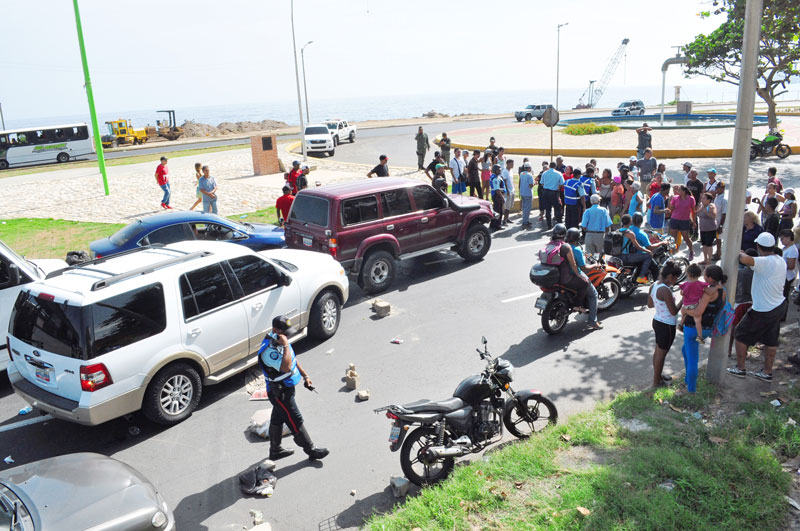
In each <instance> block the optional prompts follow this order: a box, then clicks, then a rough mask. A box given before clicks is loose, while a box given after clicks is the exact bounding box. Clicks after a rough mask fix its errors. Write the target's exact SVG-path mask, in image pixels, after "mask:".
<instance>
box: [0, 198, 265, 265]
mask: <svg viewBox="0 0 800 531" xmlns="http://www.w3.org/2000/svg"><path fill="white" fill-rule="evenodd" d="M230 219H231V220H233V221H237V222H247V221H250V222H256V223H277V222H278V217H277V214H276V211H275V207H269V208H265V209H263V210H257V211H255V212H250V213H247V214H243V215H236V216H230ZM122 227H124V224H121V223H89V222H85V221H67V220H63V219H41V218H19V219H7V220H0V240H2V241H3V242H4V243H5V244H6V245H8V246H9V247H11V248H12V249H14V250H15V251H16V252H18V253H20V254H24V255H25V256H27V257H29V258H62V259H63V258H64V257H65V256H66V255H67V252H68V251H76V250H85V251H88V250H89V243H91V242H92V241H94V240H97V239H100V238H105V237H106V236H110V235H111V234H113V233H114V232H115V231H117V230H119V229H120V228H122Z"/></svg>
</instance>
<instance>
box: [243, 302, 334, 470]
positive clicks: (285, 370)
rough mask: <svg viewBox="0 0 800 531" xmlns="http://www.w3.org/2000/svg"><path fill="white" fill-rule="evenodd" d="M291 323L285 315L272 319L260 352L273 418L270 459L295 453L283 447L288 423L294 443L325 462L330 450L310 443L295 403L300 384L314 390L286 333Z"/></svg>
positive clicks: (259, 362) (270, 436)
mask: <svg viewBox="0 0 800 531" xmlns="http://www.w3.org/2000/svg"><path fill="white" fill-rule="evenodd" d="M288 333H291V330H290V329H289V320H288V319H287V318H286V317H284V316H279V317H275V318H274V319H273V320H272V330H271V331H269V332H268V333H267V335H266V337H264V341H262V343H261V348H260V349H259V350H258V365H259V366H260V367H261V370H262V371H263V372H264V376H265V377H266V380H267V397H268V398H269V401H270V403H271V404H272V417H271V418H270V422H269V458H270V459H272V460H275V459H281V458H283V457H288V456H290V455H292V454H293V453H294V450H290V449H288V448H283V447H282V446H281V436H282V435H283V425H284V424H286V425H287V426H288V427H289V430H290V431H291V432H292V435H294V442H295V443H296V444H297V446H299V447H301V448H302V449H303V451H305V453H306V454H307V455H308V458H309V459H312V460H314V459H322V458H323V457H325V456H326V455H328V453H329V452H328V449H327V448H317V447H316V446H314V443H313V442H311V438H310V437H309V436H308V432H307V431H306V427H305V426H304V425H303V417H302V415H300V410H299V409H298V408H297V403H296V402H295V401H294V390H295V387H297V384H299V383H300V382H301V381H303V382H304V385H305V386H306V387H307V388H308V389H313V387H312V384H311V378H310V377H309V376H308V373H306V371H304V370H303V367H302V366H301V365H300V364H299V363H298V362H297V359H296V358H295V355H294V349H293V348H292V346H291V345H290V344H289V340H288V338H287V334H288Z"/></svg>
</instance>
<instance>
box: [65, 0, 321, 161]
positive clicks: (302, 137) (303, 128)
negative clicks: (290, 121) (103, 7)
mask: <svg viewBox="0 0 800 531" xmlns="http://www.w3.org/2000/svg"><path fill="white" fill-rule="evenodd" d="M76 1H77V0H76ZM290 5H291V17H292V52H293V55H294V78H295V81H296V82H297V112H298V114H299V115H300V145H301V147H302V148H303V162H306V161H307V160H308V154H307V153H306V124H305V123H304V122H303V100H302V98H301V97H300V69H299V68H298V66H297V40H296V39H295V37H294V0H291V4H290Z"/></svg>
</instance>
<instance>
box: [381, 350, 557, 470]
mask: <svg viewBox="0 0 800 531" xmlns="http://www.w3.org/2000/svg"><path fill="white" fill-rule="evenodd" d="M482 342H483V351H481V350H480V349H476V350H477V351H478V354H479V355H480V357H481V359H482V360H486V368H485V369H484V371H483V373H482V374H480V375H477V374H476V375H474V376H470V377H468V378H466V379H464V380H463V381H462V382H461V383H460V384H458V387H457V388H456V390H455V392H454V393H453V397H452V398H447V399H445V400H439V401H432V400H418V401H416V402H411V403H410V404H404V405H402V406H398V405H390V406H386V407H382V408H378V409H376V410H375V413H379V412H381V411H385V412H386V417H387V418H388V419H390V420H392V421H393V423H392V429H391V433H390V435H389V442H390V443H391V444H390V446H389V449H390V450H391V451H392V452H396V451H397V450H398V449H401V447H402V449H401V451H400V466H401V467H402V469H403V473H404V474H405V476H406V477H407V478H408V479H409V480H410V481H411V482H412V483H414V484H415V485H419V486H423V485H431V484H434V483H438V482H440V481H442V480H444V479H445V478H446V477H447V476H448V474H450V472H451V471H452V470H453V466H454V463H455V458H456V457H461V456H464V455H467V454H471V453H476V452H480V451H481V450H483V449H484V448H486V447H487V446H489V445H490V444H494V443H496V442H499V441H500V439H502V438H503V425H505V427H506V428H507V429H508V431H509V432H511V434H512V435H514V436H515V437H517V438H519V439H526V438H528V437H530V435H531V434H532V433H534V432H536V431H541V430H542V429H544V428H545V427H547V426H549V425H552V424H555V423H556V421H557V420H558V411H556V406H555V405H553V403H552V402H551V401H550V400H549V399H548V398H546V397H545V396H543V395H542V394H541V393H540V392H539V391H536V390H529V389H525V390H524V391H517V392H514V390H513V389H511V381H512V380H513V379H514V366H513V365H512V364H511V362H509V361H508V360H504V359H500V358H498V359H493V358H492V356H491V355H490V354H489V351H488V349H487V347H486V338H485V337H484V338H482ZM504 394H505V395H506V398H504V397H503V395H504ZM414 425H419V427H418V428H417V429H415V430H413V431H412V432H411V433H410V434H409V433H408V432H409V430H410V428H411V426H414ZM406 435H408V436H407V437H406Z"/></svg>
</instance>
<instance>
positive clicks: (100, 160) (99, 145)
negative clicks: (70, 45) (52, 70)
mask: <svg viewBox="0 0 800 531" xmlns="http://www.w3.org/2000/svg"><path fill="white" fill-rule="evenodd" d="M72 3H73V5H74V7H75V28H76V29H77V31H78V44H79V45H80V47H81V62H82V63H83V78H84V80H85V83H86V98H87V99H88V100H89V114H90V115H91V117H92V131H93V132H94V150H95V151H96V152H97V165H98V166H99V167H100V174H101V175H102V176H103V189H104V190H105V192H106V195H108V176H107V175H106V158H105V155H104V154H103V141H102V139H101V136H100V127H98V125H97V112H95V110H94V94H93V93H92V80H91V79H89V63H88V62H87V61H86V46H84V44H83V27H82V26H81V13H80V11H79V10H78V0H73V2H72Z"/></svg>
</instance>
